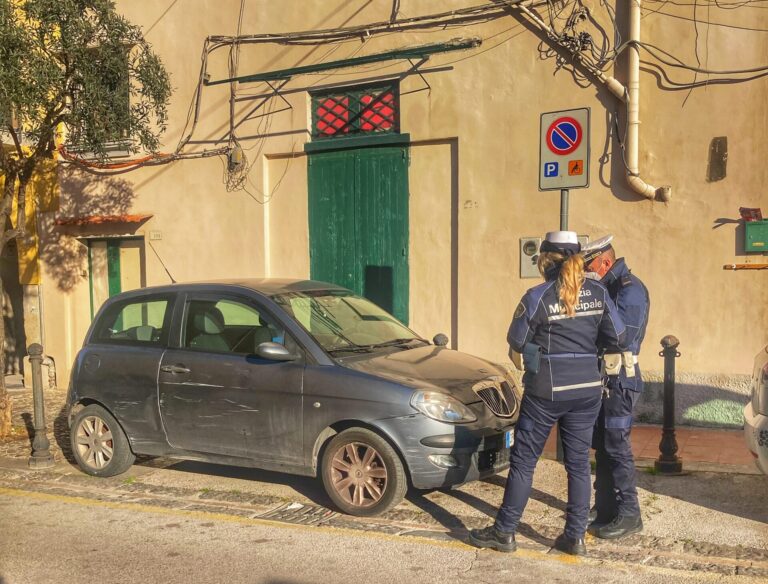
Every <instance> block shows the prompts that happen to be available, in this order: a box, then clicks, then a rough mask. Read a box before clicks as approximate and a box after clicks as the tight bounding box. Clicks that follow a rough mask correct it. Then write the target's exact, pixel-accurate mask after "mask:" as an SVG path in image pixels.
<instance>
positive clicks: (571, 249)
mask: <svg viewBox="0 0 768 584" xmlns="http://www.w3.org/2000/svg"><path fill="white" fill-rule="evenodd" d="M540 251H543V252H547V251H554V252H560V253H564V254H566V255H572V254H575V253H579V251H581V244H579V236H578V235H577V234H576V232H575V231H549V232H548V233H547V235H546V236H545V237H544V241H542V242H541V248H540Z"/></svg>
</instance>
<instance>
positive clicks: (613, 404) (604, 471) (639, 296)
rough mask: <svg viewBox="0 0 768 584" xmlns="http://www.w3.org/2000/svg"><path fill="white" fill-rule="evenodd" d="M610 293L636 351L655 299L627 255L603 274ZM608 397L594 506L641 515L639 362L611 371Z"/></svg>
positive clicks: (611, 513) (598, 435)
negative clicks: (636, 439) (635, 423)
mask: <svg viewBox="0 0 768 584" xmlns="http://www.w3.org/2000/svg"><path fill="white" fill-rule="evenodd" d="M603 283H604V284H606V286H607V287H608V290H609V292H610V293H611V298H612V299H614V300H615V301H616V304H617V307H618V310H619V313H620V314H621V318H622V320H623V321H624V324H625V325H626V327H627V344H628V345H629V349H630V351H631V352H632V353H633V354H634V355H637V354H638V353H639V352H640V346H641V345H642V342H643V339H644V337H645V328H646V324H647V322H648V312H649V308H650V299H649V296H648V290H647V289H646V287H645V285H644V284H643V283H642V281H641V280H640V279H639V278H638V277H637V276H635V275H634V274H632V273H631V272H630V271H629V268H628V267H627V265H626V263H625V262H624V259H623V258H619V259H618V260H616V262H615V264H614V265H613V267H612V268H611V269H610V271H609V272H608V273H607V274H606V276H605V277H604V278H603ZM607 381H608V382H607V386H608V390H609V394H608V397H607V398H606V399H604V400H603V406H602V408H601V410H600V416H599V417H598V419H597V423H596V424H595V435H594V439H593V448H594V449H595V507H596V509H597V512H598V521H599V522H601V523H602V522H607V521H611V520H612V519H613V518H614V517H616V516H617V515H622V516H624V517H627V516H638V515H640V505H639V503H638V500H637V477H636V471H635V461H634V457H633V455H632V442H631V441H630V434H631V431H632V410H633V408H634V406H635V403H636V402H637V400H638V398H639V397H640V395H641V393H642V390H643V379H642V376H641V373H640V367H638V366H637V365H634V366H633V375H631V376H630V377H627V372H626V369H625V368H622V370H621V372H620V374H619V375H611V376H609V377H608V380H607Z"/></svg>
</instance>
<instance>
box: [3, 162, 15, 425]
mask: <svg viewBox="0 0 768 584" xmlns="http://www.w3.org/2000/svg"><path fill="white" fill-rule="evenodd" d="M15 183H16V176H15V173H6V175H5V185H4V188H3V199H2V205H0V256H2V254H3V250H4V249H5V243H6V242H5V234H6V231H7V229H8V218H9V216H10V214H11V209H12V208H13V196H14V186H15ZM4 298H5V294H4V292H3V280H2V276H0V302H2V301H3V299H4ZM0 308H2V306H1V305H0ZM12 413H13V402H12V400H11V396H9V395H8V390H7V389H6V387H5V318H4V317H3V316H2V315H0V438H5V437H6V436H7V435H8V434H10V433H11V428H12V425H11V414H12Z"/></svg>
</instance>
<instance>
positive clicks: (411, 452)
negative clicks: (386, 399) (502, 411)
mask: <svg viewBox="0 0 768 584" xmlns="http://www.w3.org/2000/svg"><path fill="white" fill-rule="evenodd" d="M378 425H379V426H380V428H381V430H382V431H384V432H385V433H386V434H387V435H388V436H390V437H391V438H392V440H393V441H394V442H395V444H396V445H397V447H398V449H399V450H400V453H401V454H402V455H403V458H404V459H405V460H404V462H405V464H406V465H407V467H408V474H409V475H410V478H411V483H412V485H413V486H414V487H415V488H417V489H436V488H444V487H452V486H456V485H461V484H463V483H468V482H471V481H476V480H480V479H483V478H486V477H488V476H491V475H493V474H496V473H498V472H501V471H503V470H505V469H507V468H509V454H510V450H511V449H510V448H509V447H507V446H506V445H505V434H506V432H507V431H509V432H512V430H513V429H514V424H512V423H511V422H500V423H498V424H495V425H493V426H490V425H487V426H484V425H483V424H481V423H475V424H467V425H451V424H445V423H441V422H437V421H434V420H430V419H428V418H426V417H425V416H422V415H421V414H418V415H414V416H406V417H402V418H392V419H389V420H381V421H379V424H378ZM512 437H514V435H512ZM432 455H443V456H446V455H447V456H450V457H452V458H453V460H454V461H455V463H456V466H455V467H452V468H444V467H442V466H438V465H437V464H436V463H435V462H433V461H432V460H430V456H432Z"/></svg>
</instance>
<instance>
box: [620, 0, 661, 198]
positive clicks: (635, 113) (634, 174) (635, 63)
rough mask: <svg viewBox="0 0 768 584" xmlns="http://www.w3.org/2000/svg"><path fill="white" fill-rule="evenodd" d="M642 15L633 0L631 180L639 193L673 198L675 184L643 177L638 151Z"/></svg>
mask: <svg viewBox="0 0 768 584" xmlns="http://www.w3.org/2000/svg"><path fill="white" fill-rule="evenodd" d="M640 16H641V0H630V2H629V46H628V47H627V50H628V51H629V75H628V85H629V88H628V92H627V96H626V100H627V143H626V156H627V160H626V163H627V182H628V183H629V186H630V188H631V189H632V190H633V191H635V192H636V193H638V194H640V195H643V196H644V197H646V198H648V199H654V198H657V197H658V198H659V199H660V200H662V201H665V202H666V201H669V199H670V198H671V196H672V187H671V186H662V187H658V188H657V187H654V186H653V185H650V184H648V183H647V182H645V181H644V180H643V179H642V178H640V170H639V166H640V165H639V163H638V151H639V141H640V48H639V47H638V46H637V43H639V42H640Z"/></svg>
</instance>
